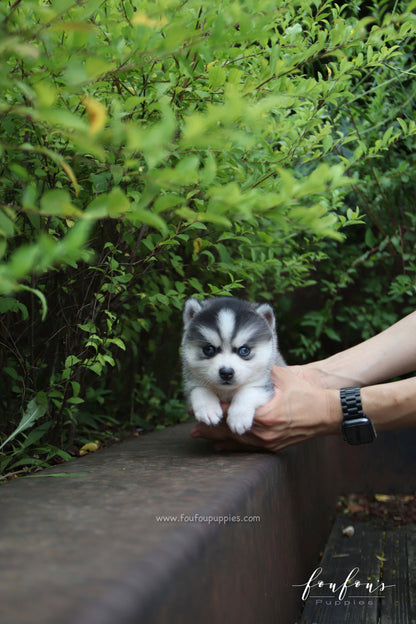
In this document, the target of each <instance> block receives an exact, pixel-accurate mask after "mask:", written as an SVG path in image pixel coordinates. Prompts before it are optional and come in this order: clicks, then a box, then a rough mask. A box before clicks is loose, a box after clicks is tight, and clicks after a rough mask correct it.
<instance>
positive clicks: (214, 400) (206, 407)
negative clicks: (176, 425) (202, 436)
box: [189, 387, 222, 425]
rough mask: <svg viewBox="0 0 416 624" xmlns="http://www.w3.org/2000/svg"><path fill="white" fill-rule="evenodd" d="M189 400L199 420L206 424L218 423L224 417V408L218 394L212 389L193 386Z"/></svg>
mask: <svg viewBox="0 0 416 624" xmlns="http://www.w3.org/2000/svg"><path fill="white" fill-rule="evenodd" d="M189 402H190V404H191V408H192V410H193V412H194V415H195V418H196V419H197V420H199V421H200V422H203V423H205V424H206V425H218V423H219V422H220V420H221V418H222V408H221V404H220V401H219V399H218V397H217V395H216V394H214V393H213V392H211V390H209V389H208V388H201V387H198V388H193V390H191V394H190V400H189Z"/></svg>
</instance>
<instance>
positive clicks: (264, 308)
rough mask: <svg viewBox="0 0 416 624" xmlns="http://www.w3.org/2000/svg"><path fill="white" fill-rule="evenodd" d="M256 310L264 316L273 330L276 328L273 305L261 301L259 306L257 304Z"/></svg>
mask: <svg viewBox="0 0 416 624" xmlns="http://www.w3.org/2000/svg"><path fill="white" fill-rule="evenodd" d="M256 312H257V314H260V316H262V317H263V318H264V320H265V321H266V322H267V324H268V325H269V327H270V329H271V330H273V329H275V327H276V319H275V316H274V311H273V308H272V306H271V305H269V304H268V303H261V304H260V305H259V306H257V309H256Z"/></svg>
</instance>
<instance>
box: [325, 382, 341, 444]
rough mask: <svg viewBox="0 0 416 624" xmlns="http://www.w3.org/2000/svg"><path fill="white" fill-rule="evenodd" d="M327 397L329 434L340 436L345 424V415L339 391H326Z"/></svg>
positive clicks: (330, 389)
mask: <svg viewBox="0 0 416 624" xmlns="http://www.w3.org/2000/svg"><path fill="white" fill-rule="evenodd" d="M325 392H326V395H327V405H328V410H327V415H328V417H327V423H326V426H327V433H329V434H332V435H338V434H339V432H340V430H341V425H342V422H343V413H342V407H341V401H340V398H339V390H336V389H332V388H329V389H327V390H326V391H325Z"/></svg>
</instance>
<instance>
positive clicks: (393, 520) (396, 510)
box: [337, 493, 416, 527]
mask: <svg viewBox="0 0 416 624" xmlns="http://www.w3.org/2000/svg"><path fill="white" fill-rule="evenodd" d="M337 512H338V514H339V515H342V516H343V517H345V518H348V519H350V520H351V522H354V521H355V522H363V521H370V520H371V522H373V523H375V524H377V525H379V526H383V527H388V526H399V525H403V524H413V523H416V493H414V494H392V495H390V494H349V495H347V496H341V497H340V498H339V500H338V503H337Z"/></svg>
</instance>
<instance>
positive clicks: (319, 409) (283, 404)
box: [191, 366, 342, 452]
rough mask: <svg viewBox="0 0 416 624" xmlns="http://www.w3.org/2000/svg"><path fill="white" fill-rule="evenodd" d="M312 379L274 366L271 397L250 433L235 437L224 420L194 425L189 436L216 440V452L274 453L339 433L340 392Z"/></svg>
mask: <svg viewBox="0 0 416 624" xmlns="http://www.w3.org/2000/svg"><path fill="white" fill-rule="evenodd" d="M314 379H316V381H318V379H317V378H316V375H315V373H314V371H313V370H311V369H308V368H307V367H303V366H296V367H295V366H293V367H287V368H280V367H274V368H273V370H272V381H273V384H274V388H275V393H274V396H273V397H272V398H271V399H270V401H269V402H268V403H266V405H263V406H262V407H259V408H258V409H257V410H256V414H255V417H254V421H253V426H252V427H251V429H250V431H247V432H246V433H245V434H243V435H238V434H235V433H233V432H232V431H230V429H229V428H228V427H227V424H226V422H225V421H223V422H221V423H220V424H219V425H217V426H215V427H210V426H207V425H203V424H197V425H196V426H195V427H194V428H193V429H192V430H191V436H192V437H195V438H198V437H202V438H208V439H212V440H215V441H216V444H215V448H216V450H269V451H274V452H275V451H279V450H281V449H283V448H285V447H287V446H291V445H293V444H298V443H299V442H303V441H304V440H307V439H310V438H313V437H317V436H319V435H328V434H333V433H338V432H339V430H340V424H341V422H342V411H341V405H340V401H339V393H338V391H337V390H331V389H325V388H322V387H319V386H318V385H316V384H315V383H311V382H312V381H313V380H314ZM225 411H226V407H225Z"/></svg>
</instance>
